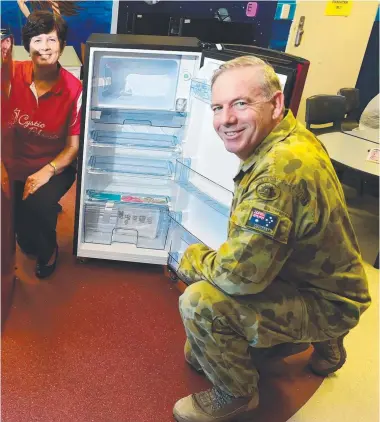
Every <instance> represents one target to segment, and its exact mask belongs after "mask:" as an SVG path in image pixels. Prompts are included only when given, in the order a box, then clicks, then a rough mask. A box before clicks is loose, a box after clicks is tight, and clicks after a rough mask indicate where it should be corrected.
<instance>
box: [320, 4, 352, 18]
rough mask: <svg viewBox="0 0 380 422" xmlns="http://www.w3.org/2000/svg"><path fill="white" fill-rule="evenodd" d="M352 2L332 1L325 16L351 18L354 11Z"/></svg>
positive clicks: (327, 6)
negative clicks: (352, 10)
mask: <svg viewBox="0 0 380 422" xmlns="http://www.w3.org/2000/svg"><path fill="white" fill-rule="evenodd" d="M352 3H353V1H351V0H331V1H328V2H327V5H326V11H325V15H327V16H350V13H351V9H352Z"/></svg>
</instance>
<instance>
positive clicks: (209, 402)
mask: <svg viewBox="0 0 380 422" xmlns="http://www.w3.org/2000/svg"><path fill="white" fill-rule="evenodd" d="M197 396H198V397H197V399H198V400H199V402H200V404H201V406H202V407H204V408H207V407H211V409H212V410H213V411H216V410H219V409H222V408H223V407H224V406H225V405H227V404H229V403H231V402H232V400H233V399H234V397H232V396H230V395H228V394H227V393H225V392H224V391H222V390H219V388H216V387H213V388H211V389H210V390H206V391H202V392H200V393H198V394H197Z"/></svg>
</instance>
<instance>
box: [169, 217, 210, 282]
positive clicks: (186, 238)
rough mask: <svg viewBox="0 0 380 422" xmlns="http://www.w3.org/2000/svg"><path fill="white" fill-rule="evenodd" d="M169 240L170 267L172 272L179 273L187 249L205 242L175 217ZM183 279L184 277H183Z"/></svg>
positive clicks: (171, 221)
mask: <svg viewBox="0 0 380 422" xmlns="http://www.w3.org/2000/svg"><path fill="white" fill-rule="evenodd" d="M169 239H170V241H169V256H168V266H169V267H170V269H171V270H173V271H174V272H176V273H178V268H179V264H180V262H181V259H182V257H183V254H184V253H185V251H186V249H187V248H188V247H189V246H190V245H193V244H194V243H203V242H201V241H200V240H199V239H198V238H197V237H196V236H194V235H193V234H192V233H190V232H189V231H188V230H187V229H186V228H185V227H184V226H182V224H181V223H180V222H179V221H178V220H177V217H176V216H174V215H173V216H171V217H170V236H169ZM181 278H183V276H181ZM184 281H185V280H184Z"/></svg>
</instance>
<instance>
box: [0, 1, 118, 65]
mask: <svg viewBox="0 0 380 422" xmlns="http://www.w3.org/2000/svg"><path fill="white" fill-rule="evenodd" d="M74 3H75V4H76V5H77V6H79V7H80V10H79V12H78V15H76V16H63V17H64V19H65V20H66V21H67V23H68V25H69V33H68V39H67V45H72V46H74V48H75V50H76V52H77V54H78V56H79V57H81V55H80V44H81V43H82V42H86V40H87V38H88V37H89V35H90V34H92V33H93V32H100V33H109V32H110V29H111V19H112V1H76V2H74ZM26 4H27V6H28V7H29V10H31V7H30V2H27V3H26ZM24 23H25V17H24V15H23V14H22V12H21V11H20V9H19V7H18V4H17V1H16V0H10V1H2V2H1V27H2V28H10V29H11V31H12V33H13V35H14V37H15V44H17V45H20V44H21V28H22V26H23V25H24Z"/></svg>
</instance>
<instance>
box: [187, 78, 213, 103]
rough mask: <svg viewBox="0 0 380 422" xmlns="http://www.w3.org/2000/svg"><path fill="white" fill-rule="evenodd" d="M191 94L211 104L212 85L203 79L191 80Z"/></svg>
mask: <svg viewBox="0 0 380 422" xmlns="http://www.w3.org/2000/svg"><path fill="white" fill-rule="evenodd" d="M191 94H192V96H194V97H195V98H198V100H201V101H203V102H205V103H207V104H211V85H209V84H208V83H206V82H205V81H204V80H202V79H193V80H192V81H191Z"/></svg>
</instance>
